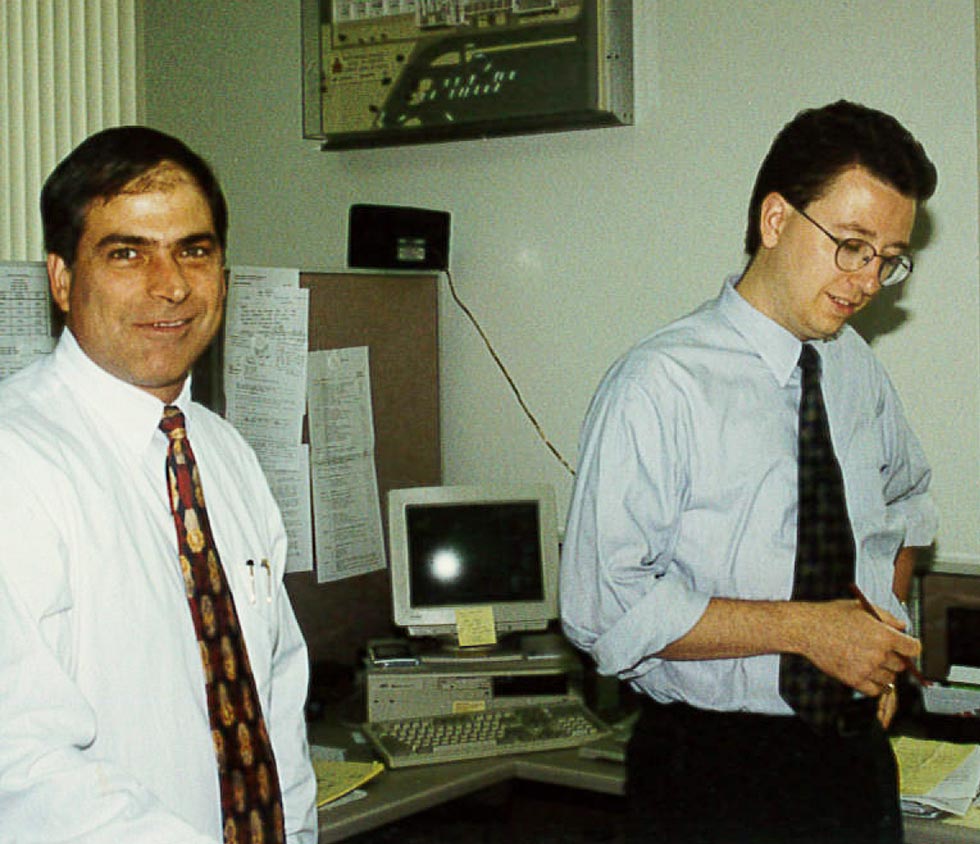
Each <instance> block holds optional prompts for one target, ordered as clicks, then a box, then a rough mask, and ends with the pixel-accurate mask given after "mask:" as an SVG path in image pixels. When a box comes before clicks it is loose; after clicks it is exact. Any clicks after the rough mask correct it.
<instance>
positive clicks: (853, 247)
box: [793, 205, 912, 287]
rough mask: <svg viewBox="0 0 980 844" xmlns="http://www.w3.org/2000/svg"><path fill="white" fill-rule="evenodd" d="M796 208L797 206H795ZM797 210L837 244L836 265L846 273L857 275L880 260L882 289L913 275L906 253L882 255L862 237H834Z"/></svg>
mask: <svg viewBox="0 0 980 844" xmlns="http://www.w3.org/2000/svg"><path fill="white" fill-rule="evenodd" d="M793 207H794V208H796V206H795V205H794V206H793ZM796 210H797V211H798V212H799V213H800V215H802V216H803V217H805V218H806V219H807V220H809V221H810V222H811V223H813V225H815V226H816V227H817V228H818V229H820V231H822V232H823V233H824V234H825V235H827V237H829V238H830V239H831V240H832V241H833V242H834V243H836V244H837V251H836V252H835V253H834V263H835V264H837V268H838V269H840V270H843V271H844V272H845V273H856V272H858V270H863V269H864V268H865V267H866V266H868V264H870V263H871V262H872V261H873V260H874V259H875V258H879V259H880V262H879V264H878V282H879V284H881V286H882V287H890V286H891V285H893V284H900V283H901V282H903V281H905V279H907V278H908V277H909V276H910V275H911V274H912V257H911V256H910V255H906V254H904V253H900V254H898V255H882V254H881V253H880V252H879V251H878V250H877V249H875V248H874V246H873V245H872V244H870V243H868V241H866V240H862V239H861V238H860V237H845V238H843V239H841V238H839V237H834V235H832V234H831V233H830V232H829V231H827V230H826V229H825V228H824V227H823V226H821V225H820V223H818V222H817V221H816V220H814V219H813V217H811V216H810V215H809V214H807V213H806V211H803V210H802V209H800V208H796Z"/></svg>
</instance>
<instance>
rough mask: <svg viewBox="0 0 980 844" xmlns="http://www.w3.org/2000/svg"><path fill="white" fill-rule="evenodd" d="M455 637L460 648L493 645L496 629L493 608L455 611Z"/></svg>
mask: <svg viewBox="0 0 980 844" xmlns="http://www.w3.org/2000/svg"><path fill="white" fill-rule="evenodd" d="M456 636H457V637H458V638H459V644H460V647H464V648H466V647H470V646H472V645H495V644H496V643H497V627H496V625H495V624H494V621H493V607H465V608H461V609H458V610H456Z"/></svg>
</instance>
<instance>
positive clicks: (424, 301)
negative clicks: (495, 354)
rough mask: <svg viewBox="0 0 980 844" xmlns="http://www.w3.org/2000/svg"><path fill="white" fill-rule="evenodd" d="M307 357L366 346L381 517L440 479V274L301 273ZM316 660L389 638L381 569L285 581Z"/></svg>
mask: <svg viewBox="0 0 980 844" xmlns="http://www.w3.org/2000/svg"><path fill="white" fill-rule="evenodd" d="M300 285H301V286H302V287H304V288H307V289H309V291H310V311H309V314H310V315H309V343H310V350H311V351H318V350H322V349H342V348H349V347H356V346H367V347H368V355H369V361H370V376H371V398H372V406H373V416H374V428H375V463H376V469H377V478H378V492H379V496H380V501H381V517H382V520H383V524H384V528H385V534H386V535H387V504H386V502H387V495H388V490H390V489H397V488H399V487H410V486H431V485H436V484H439V483H440V482H441V478H442V461H441V452H440V445H439V349H438V327H439V325H438V277H437V276H430V275H424V276H423V275H390V274H389V275H373V274H361V273H301V275H300ZM286 588H287V590H288V592H289V595H290V598H291V599H292V602H293V609H294V610H295V612H296V617H297V619H298V621H299V624H300V627H301V628H302V630H303V634H304V636H305V638H306V643H307V646H308V648H309V652H310V659H311V660H312V661H313V662H317V661H329V662H334V663H341V664H346V665H352V664H354V663H355V661H356V660H357V658H358V656H359V654H360V652H361V651H362V650H363V648H364V645H365V643H366V641H367V640H368V639H369V638H376V637H384V636H390V635H392V633H393V632H394V631H393V628H392V621H391V593H390V588H389V579H388V571H387V567H386V568H385V569H384V570H382V571H375V572H370V573H368V574H362V575H358V576H355V577H351V578H347V579H345V580H338V581H333V582H330V583H323V584H318V583H317V582H316V576H315V574H314V573H312V572H295V573H291V574H288V575H286Z"/></svg>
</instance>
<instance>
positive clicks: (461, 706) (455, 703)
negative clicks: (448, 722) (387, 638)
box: [365, 651, 583, 722]
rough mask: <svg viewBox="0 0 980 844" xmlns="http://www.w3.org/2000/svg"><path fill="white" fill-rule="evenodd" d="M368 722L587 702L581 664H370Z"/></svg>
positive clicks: (572, 660)
mask: <svg viewBox="0 0 980 844" xmlns="http://www.w3.org/2000/svg"><path fill="white" fill-rule="evenodd" d="M365 673H366V676H365V680H366V682H365V685H366V698H367V720H368V721H371V722H377V721H390V720H393V719H397V718H414V717H429V716H434V715H449V714H452V713H454V712H467V711H479V710H493V709H505V708H507V707H514V706H526V705H528V704H540V703H555V702H558V701H562V700H566V699H567V698H569V697H572V698H578V699H581V698H582V675H583V671H582V664H581V662H580V660H579V659H578V658H577V656H576V655H575V654H574V653H573V652H571V651H568V652H567V653H562V654H558V655H549V656H543V657H538V658H533V659H529V658H526V657H517V658H515V659H507V660H501V659H485V660H480V659H474V658H470V657H467V658H464V659H459V660H450V661H442V660H440V661H437V662H427V661H424V660H420V661H419V662H418V663H417V664H415V665H397V666H393V665H389V666H377V665H373V664H372V663H371V662H370V661H369V662H368V663H367V665H366V672H365Z"/></svg>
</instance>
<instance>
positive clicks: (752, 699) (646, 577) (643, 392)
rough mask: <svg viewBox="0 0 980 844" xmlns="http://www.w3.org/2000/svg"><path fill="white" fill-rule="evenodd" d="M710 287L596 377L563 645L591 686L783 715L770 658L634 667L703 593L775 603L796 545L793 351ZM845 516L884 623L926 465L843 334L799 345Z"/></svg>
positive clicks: (693, 614) (569, 551)
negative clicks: (814, 385) (811, 352)
mask: <svg viewBox="0 0 980 844" xmlns="http://www.w3.org/2000/svg"><path fill="white" fill-rule="evenodd" d="M737 281H738V277H737V276H732V277H730V278H728V279H727V280H726V282H725V284H724V286H723V289H722V292H721V294H720V295H719V297H718V298H717V299H715V300H712V301H709V302H707V303H705V304H704V305H702V306H701V307H700V308H699V309H698V310H696V311H694V312H693V313H691V314H689V315H688V316H686V317H684V318H682V319H680V320H678V321H677V322H674V323H672V324H670V325H668V326H666V327H665V328H663V329H661V330H660V331H658V332H656V333H655V334H653V335H652V336H650V337H649V338H647V339H646V340H644V341H642V342H641V343H639V344H638V345H637V346H635V347H634V348H633V349H632V350H630V351H629V352H628V353H627V354H626V355H624V356H623V357H622V358H621V359H620V360H619V361H617V362H616V363H615V364H614V365H613V366H612V368H611V369H610V370H609V372H608V373H607V374H606V376H605V377H604V379H603V380H602V383H601V384H600V386H599V388H598V390H597V392H596V394H595V397H594V398H593V400H592V403H591V406H590V407H589V411H588V414H587V416H586V420H585V423H584V426H583V432H582V440H581V448H580V457H579V468H578V473H577V479H576V485H575V490H574V493H573V496H572V502H571V507H570V509H569V516H568V523H567V526H566V531H565V541H564V546H563V553H562V566H561V590H560V594H561V611H562V623H563V627H564V630H565V633H566V635H567V636H568V637H569V639H571V641H572V642H574V643H575V644H576V645H577V646H578V647H580V648H581V649H583V650H584V651H586V652H588V653H590V654H591V655H592V656H593V657H594V659H595V660H596V664H597V666H598V670H599V671H600V673H602V674H610V675H618V676H620V677H622V678H627V679H630V680H631V681H632V683H633V685H634V686H635V687H636V688H637V689H638V690H640V691H642V692H645V693H646V694H649V695H650V696H651V697H653V698H654V699H656V700H658V701H661V702H668V701H675V700H679V701H685V702H687V703H689V704H691V705H693V706H697V707H699V708H702V709H717V710H744V711H752V712H765V713H771V714H789V713H790V712H791V710H790V708H789V707H788V706H787V705H786V703H785V701H783V700H782V698H781V697H780V696H779V689H778V674H779V656H778V654H765V655H761V656H753V657H746V658H738V659H714V660H704V661H679V660H663V659H659V658H656V657H653V656H651V654H655V653H657V652H658V651H660V650H661V649H662V648H664V647H665V646H666V645H668V644H669V643H671V642H673V641H675V640H677V639H679V638H681V637H682V636H684V635H685V634H686V633H687V632H688V631H689V630H690V629H691V628H692V627H693V626H694V625H695V624H696V623H697V621H698V620H699V618H700V617H701V615H702V613H703V612H704V610H705V608H706V607H707V605H708V601H709V600H710V599H711V598H712V597H724V598H745V599H757V600H787V599H789V597H790V595H791V593H792V586H793V568H794V557H795V550H796V511H797V491H796V476H797V464H796V449H797V445H796V438H797V413H798V408H799V403H800V373H799V370H798V368H797V360H798V358H799V353H800V345H801V344H800V341H799V340H798V339H796V338H795V337H794V336H793V335H791V334H790V333H789V332H788V331H786V330H785V329H784V328H782V327H781V326H780V325H778V324H777V323H775V322H773V321H772V320H770V319H769V318H768V317H766V316H764V315H763V314H762V313H760V312H759V311H757V310H756V309H755V308H753V307H752V306H751V305H749V304H748V302H746V301H745V300H744V299H743V298H742V296H741V295H740V294H739V293H738V291H737V289H736V287H735V285H736V284H737ZM814 345H815V347H816V348H817V351H818V352H819V354H820V357H821V359H822V367H823V375H822V386H823V392H824V398H825V402H826V405H827V412H828V416H829V421H830V428H831V433H832V437H833V440H834V445H835V449H836V451H837V456H838V460H839V461H840V464H841V468H842V471H843V474H844V485H845V493H846V497H847V505H848V512H849V515H850V519H851V524H852V526H853V529H854V535H855V543H856V546H857V560H856V580H857V583H858V585H859V586H860V587H861V589H862V590H863V591H864V593H865V594H866V595H867V596H868V597H869V598H870V600H871V601H872V602H873V603H875V604H877V605H879V606H882V607H884V608H885V609H887V610H889V611H890V612H892V613H893V614H894V615H896V616H898V617H899V618H906V615H905V611H904V609H903V608H902V606H901V605H900V604H899V602H898V600H897V599H896V598H895V596H894V595H893V594H892V591H891V583H892V574H893V564H894V559H895V555H896V553H897V552H898V550H899V549H900V548H901V547H902V546H903V545H911V546H923V545H928V544H929V543H931V542H932V540H933V538H934V536H935V532H936V524H937V519H936V513H935V507H934V505H933V502H932V499H931V497H930V495H929V493H928V487H929V479H930V470H929V466H928V464H927V462H926V460H925V456H924V455H923V453H922V449H921V446H920V445H919V442H918V440H917V439H916V437H915V434H914V433H913V432H912V430H911V428H910V427H909V426H908V424H907V422H906V420H905V416H904V413H903V411H902V407H901V404H900V401H899V398H898V395H897V394H896V392H895V390H894V387H893V386H892V384H891V382H890V381H889V379H888V376H887V374H886V373H885V371H884V369H883V368H882V366H881V364H880V363H879V362H878V361H877V359H876V358H875V357H874V355H873V354H872V352H871V350H870V349H869V347H868V346H867V344H866V343H865V342H864V341H863V340H862V339H861V337H860V336H859V335H858V334H857V333H856V332H855V331H854V330H853V329H852V328H850V327H849V326H845V328H844V330H843V331H842V332H841V333H840V334H839V335H838V336H837V337H836V338H835V339H833V340H830V341H826V342H817V343H815V344H814Z"/></svg>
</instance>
